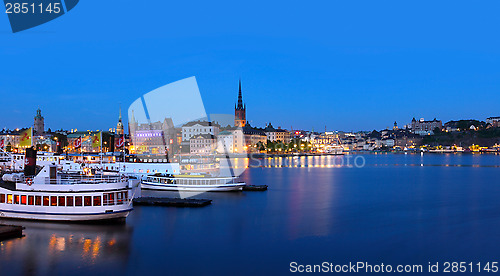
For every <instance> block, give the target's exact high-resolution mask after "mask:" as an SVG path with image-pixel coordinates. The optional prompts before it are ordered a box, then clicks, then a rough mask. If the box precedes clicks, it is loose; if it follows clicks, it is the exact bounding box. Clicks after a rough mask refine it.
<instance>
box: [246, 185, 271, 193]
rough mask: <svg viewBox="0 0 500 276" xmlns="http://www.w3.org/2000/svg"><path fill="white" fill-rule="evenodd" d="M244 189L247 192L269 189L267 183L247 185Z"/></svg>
mask: <svg viewBox="0 0 500 276" xmlns="http://www.w3.org/2000/svg"><path fill="white" fill-rule="evenodd" d="M243 191H246V192H263V191H267V185H245V186H244V187H243Z"/></svg>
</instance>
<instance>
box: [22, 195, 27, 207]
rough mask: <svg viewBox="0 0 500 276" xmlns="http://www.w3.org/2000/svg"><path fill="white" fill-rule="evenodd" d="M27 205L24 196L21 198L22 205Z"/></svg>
mask: <svg viewBox="0 0 500 276" xmlns="http://www.w3.org/2000/svg"><path fill="white" fill-rule="evenodd" d="M26 203H27V202H26V196H25V195H22V196H21V204H22V205H26Z"/></svg>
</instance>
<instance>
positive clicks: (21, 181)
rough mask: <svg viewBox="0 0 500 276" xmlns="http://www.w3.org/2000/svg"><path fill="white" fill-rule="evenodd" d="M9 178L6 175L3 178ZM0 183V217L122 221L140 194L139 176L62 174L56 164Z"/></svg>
mask: <svg viewBox="0 0 500 276" xmlns="http://www.w3.org/2000/svg"><path fill="white" fill-rule="evenodd" d="M3 179H8V177H5V175H4V177H3ZM11 180H13V182H9V181H4V182H2V183H0V217H1V218H12V219H29V220H50V221H102V220H124V219H125V218H126V217H127V216H128V214H129V213H130V212H131V211H132V209H133V206H132V199H133V197H134V196H138V195H139V193H140V185H139V180H138V179H132V178H128V177H125V176H123V175H119V174H116V175H108V176H104V175H101V176H96V175H93V176H89V175H78V174H61V173H59V172H58V170H57V166H56V165H47V166H45V167H43V168H42V169H41V170H40V172H39V173H38V174H36V176H34V177H30V176H19V175H17V176H13V177H11Z"/></svg>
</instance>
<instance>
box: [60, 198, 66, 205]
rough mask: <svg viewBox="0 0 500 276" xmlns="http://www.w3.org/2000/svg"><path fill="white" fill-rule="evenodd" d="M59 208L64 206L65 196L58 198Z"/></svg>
mask: <svg viewBox="0 0 500 276" xmlns="http://www.w3.org/2000/svg"><path fill="white" fill-rule="evenodd" d="M58 201H59V204H58V205H59V206H66V197H65V196H60V197H59V200H58Z"/></svg>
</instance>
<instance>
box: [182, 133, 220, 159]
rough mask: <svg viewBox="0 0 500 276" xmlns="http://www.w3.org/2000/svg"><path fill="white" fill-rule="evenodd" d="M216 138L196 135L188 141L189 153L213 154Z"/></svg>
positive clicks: (208, 135)
mask: <svg viewBox="0 0 500 276" xmlns="http://www.w3.org/2000/svg"><path fill="white" fill-rule="evenodd" d="M216 139H217V138H216V136H214V135H212V134H198V135H195V136H193V137H191V138H190V139H189V153H191V154H205V155H208V154H213V153H215V149H216V147H217V140H216Z"/></svg>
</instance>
